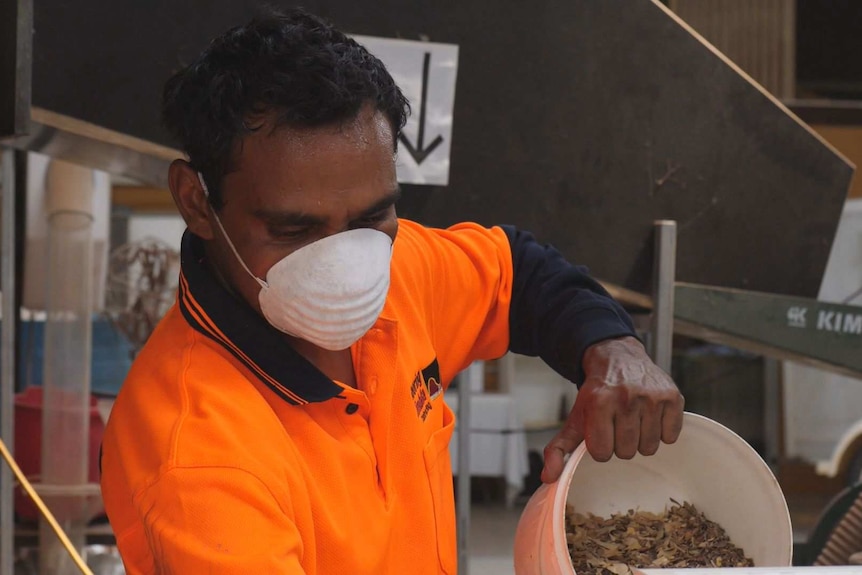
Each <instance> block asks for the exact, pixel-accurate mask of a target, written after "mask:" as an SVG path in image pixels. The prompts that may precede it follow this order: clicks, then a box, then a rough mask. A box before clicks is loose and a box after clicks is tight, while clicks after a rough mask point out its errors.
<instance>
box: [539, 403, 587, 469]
mask: <svg viewBox="0 0 862 575" xmlns="http://www.w3.org/2000/svg"><path fill="white" fill-rule="evenodd" d="M583 439H584V436H583V433H582V432H580V431H578V429H577V426H576V425H575V422H573V421H572V418H569V421H568V422H566V425H565V426H564V427H563V428H562V429H561V430H560V431H559V433H557V435H555V436H554V438H553V439H552V440H551V441H550V442H548V445H547V446H546V447H545V453H544V455H545V467H544V469H542V482H543V483H553V482H554V481H556V480H557V478H558V477H560V474H561V473H562V472H563V463H564V461H563V458H564V457H565V456H566V455H567V454H569V453H571V452H572V451H574V450H575V448H576V447H577V446H578V444H579V443H580V442H581V441H582V440H583Z"/></svg>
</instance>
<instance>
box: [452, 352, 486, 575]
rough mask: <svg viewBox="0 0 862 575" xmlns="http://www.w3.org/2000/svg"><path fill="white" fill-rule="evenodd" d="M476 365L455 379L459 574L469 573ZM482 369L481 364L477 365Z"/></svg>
mask: <svg viewBox="0 0 862 575" xmlns="http://www.w3.org/2000/svg"><path fill="white" fill-rule="evenodd" d="M476 365H477V364H476V363H474V364H472V365H471V366H470V367H468V368H467V369H466V370H464V371H463V372H461V374H459V375H458V501H457V509H456V514H457V517H458V525H457V529H456V533H457V537H458V573H459V574H460V575H468V574H469V572H470V564H469V560H470V549H469V547H470V499H471V497H470V425H471V424H470V394H471V389H470V388H471V387H472V383H473V376H474V375H475V374H474V373H473V372H474V371H475V369H476ZM479 365H481V364H479Z"/></svg>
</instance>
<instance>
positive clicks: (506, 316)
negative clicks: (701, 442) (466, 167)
mask: <svg viewBox="0 0 862 575" xmlns="http://www.w3.org/2000/svg"><path fill="white" fill-rule="evenodd" d="M406 113H407V103H406V101H405V99H404V97H403V96H402V94H401V92H400V90H399V89H398V87H397V86H395V84H394V83H393V80H392V78H391V77H390V76H389V74H388V73H387V72H386V70H385V68H384V67H383V65H382V64H381V63H380V62H379V61H378V60H377V59H376V58H374V57H373V56H371V55H370V54H368V53H367V52H366V51H365V50H364V49H363V48H362V47H361V46H359V45H357V44H356V43H355V42H353V41H352V40H350V39H348V38H347V37H346V36H344V35H343V34H342V33H341V32H338V31H337V30H335V29H333V28H331V27H330V26H329V25H327V24H326V23H324V22H322V21H320V20H318V19H317V18H315V17H313V16H311V15H308V14H305V13H303V12H300V11H291V12H287V13H283V14H279V13H275V14H270V15H267V16H262V17H259V18H257V19H255V20H253V21H252V22H250V23H249V24H248V25H246V26H242V27H239V28H236V29H233V30H231V31H229V32H228V33H227V34H225V35H224V36H222V37H220V38H218V39H217V40H215V41H214V42H213V43H212V44H211V45H210V46H209V47H208V48H207V50H206V51H205V52H204V53H203V54H202V55H201V56H200V58H199V59H198V60H197V61H196V62H194V63H193V64H192V65H190V66H189V67H188V68H186V69H184V70H182V71H180V72H179V73H177V74H176V75H175V76H174V77H173V78H171V79H170V81H169V82H168V84H167V86H166V88H165V94H164V109H163V116H164V119H165V122H166V124H167V126H168V127H169V128H170V129H171V131H172V132H173V133H174V134H175V135H176V137H177V138H178V139H179V141H180V142H181V143H182V146H183V148H184V150H185V151H186V152H187V153H188V158H189V159H188V161H184V160H177V161H175V162H174V163H173V164H172V165H171V168H170V173H169V182H170V188H171V192H172V193H173V197H174V200H175V201H176V204H177V207H178V209H179V211H180V213H181V214H182V216H183V218H184V219H185V221H186V224H187V226H188V230H187V232H186V234H185V236H184V238H183V243H182V275H181V278H180V290H179V296H178V301H177V304H176V305H175V306H174V308H173V309H171V310H170V311H169V312H168V314H167V316H166V317H165V318H164V320H163V321H162V322H161V324H160V325H159V326H158V328H157V329H156V330H155V332H154V333H153V334H152V336H151V338H150V340H149V342H148V343H147V345H146V346H145V348H144V349H143V350H142V352H141V353H140V355H139V357H138V359H137V361H136V362H135V364H134V366H133V368H132V370H131V372H130V374H129V376H128V379H127V381H126V383H125V384H124V386H123V389H122V392H121V393H120V395H119V397H118V398H117V401H116V403H115V406H114V408H113V412H112V415H111V418H110V422H109V424H108V428H107V430H106V434H105V440H104V453H103V459H102V473H103V478H102V491H103V495H104V500H105V506H106V510H107V513H108V517H109V519H110V521H111V524H112V526H113V528H114V531H115V534H116V537H117V544H118V546H119V549H120V552H121V553H122V555H123V559H124V561H125V564H126V569H127V571H128V573H130V575H135V574H138V573H156V572H158V573H183V574H186V573H195V574H196V573H281V574H300V573H305V574H341V573H345V574H346V573H351V574H354V573H356V574H364V573H369V574H386V573H392V574H399V575H401V574H406V573H410V574H425V573H428V574H431V573H435V574H436V573H454V572H455V569H456V549H455V516H454V501H453V493H452V475H451V468H450V464H449V452H448V443H449V439H450V437H451V435H452V429H453V426H454V422H453V415H452V412H451V411H450V410H449V409H448V408H447V407H446V405H445V403H444V401H443V394H442V390H443V389H444V388H445V387H446V386H447V385H448V384H449V382H450V381H451V380H452V378H453V377H454V376H455V375H456V374H457V373H458V372H459V371H460V370H462V369H464V368H465V367H466V366H467V365H469V364H470V363H471V362H472V361H474V360H478V359H492V358H496V357H500V356H502V355H503V354H504V353H506V352H507V351H510V350H511V351H513V352H516V353H523V354H529V355H538V356H541V357H542V358H543V359H544V360H545V361H546V362H547V363H548V364H549V365H550V366H552V367H553V368H554V369H556V370H557V371H558V372H560V373H561V374H563V375H565V376H567V377H569V378H570V379H572V380H573V381H575V382H576V383H579V384H580V391H579V393H578V398H577V402H576V404H575V406H574V408H573V410H572V414H571V416H570V417H569V421H568V422H567V423H566V424H565V427H564V428H563V429H562V431H560V433H559V434H558V435H557V436H556V437H555V438H554V439H553V440H552V441H551V443H550V444H549V445H548V447H547V449H546V450H545V469H544V472H543V479H544V480H545V481H549V482H550V481H554V480H555V479H556V478H557V477H558V476H559V474H560V472H561V470H562V465H563V457H564V454H566V453H569V452H571V451H572V450H573V449H574V448H575V446H576V445H577V444H578V443H580V441H581V440H585V441H586V443H587V447H588V449H589V450H590V453H591V454H592V456H593V457H595V458H596V459H599V460H607V459H608V458H610V457H611V455H613V454H616V455H617V456H619V457H622V458H630V457H633V456H634V455H635V453H636V452H640V453H642V454H646V455H649V454H652V453H654V452H655V451H656V450H657V449H658V447H659V443H660V442H661V441H665V442H673V441H675V440H676V438H677V436H678V434H679V431H680V428H681V425H682V406H683V400H682V397H681V396H680V394H679V392H678V390H677V389H676V387H675V386H674V384H673V382H672V381H670V379H669V378H668V377H667V375H665V374H664V373H663V372H661V370H659V369H658V368H657V367H656V366H655V365H654V364H653V363H652V362H650V360H649V359H648V357H647V355H646V354H645V352H644V349H643V346H642V345H641V344H640V342H639V341H638V340H637V339H635V337H633V336H634V334H633V329H632V325H631V321H630V319H629V318H628V316H627V315H626V314H625V312H624V311H623V310H622V309H621V308H620V306H619V305H617V304H616V303H615V302H614V301H613V300H611V299H610V297H609V296H608V295H607V294H606V293H605V292H604V291H603V290H602V289H601V287H600V286H599V285H598V284H597V283H596V282H594V281H593V280H591V279H590V278H589V277H588V276H587V275H586V274H585V272H584V271H583V270H582V269H579V268H576V267H573V266H571V265H569V264H567V263H566V262H565V261H564V260H563V259H562V257H561V256H560V255H559V253H558V252H556V251H555V250H554V249H553V248H550V247H547V246H542V245H539V244H538V243H536V242H535V241H534V240H533V238H532V236H530V235H529V234H526V233H524V232H521V231H518V230H515V229H513V228H510V227H497V228H492V229H486V228H482V227H480V226H478V225H474V224H462V225H459V226H455V227H453V228H451V229H449V230H435V229H428V228H424V227H422V226H419V225H417V224H415V223H413V222H409V221H405V220H399V219H398V218H397V217H396V213H395V202H396V200H397V198H398V184H397V181H396V176H395V159H394V157H395V152H396V142H397V141H398V134H399V131H400V129H401V128H402V127H403V125H404V122H405V117H406Z"/></svg>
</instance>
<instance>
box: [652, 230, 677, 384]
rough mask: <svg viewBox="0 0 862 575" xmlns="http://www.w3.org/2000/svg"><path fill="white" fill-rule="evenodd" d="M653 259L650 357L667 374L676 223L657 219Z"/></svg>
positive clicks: (670, 352)
mask: <svg viewBox="0 0 862 575" xmlns="http://www.w3.org/2000/svg"><path fill="white" fill-rule="evenodd" d="M654 226H655V255H654V258H653V302H654V303H653V306H654V307H653V321H652V337H651V341H652V345H651V348H652V356H653V361H655V363H656V365H658V366H659V367H660V368H662V369H663V370H664V371H665V372H666V373H670V367H671V356H672V352H673V292H674V282H675V281H676V222H675V221H673V220H657V221H656V222H654Z"/></svg>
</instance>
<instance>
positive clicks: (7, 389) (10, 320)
mask: <svg viewBox="0 0 862 575" xmlns="http://www.w3.org/2000/svg"><path fill="white" fill-rule="evenodd" d="M2 154H3V159H2V167H0V170H2V172H1V173H0V175H2V178H3V180H2V196H3V197H2V214H0V218H1V219H0V290H2V294H3V296H2V297H3V301H2V304H0V305H2V321H0V436H2V437H3V442H4V443H5V444H6V445H7V447H8V449H9V450H10V452H12V454H13V455H14V451H13V450H14V446H15V437H14V434H15V426H14V424H13V421H14V420H13V417H14V401H15V321H14V320H15V316H16V314H17V313H18V310H16V309H15V152H14V151H13V150H11V149H8V148H3V149H2ZM13 505H14V500H13V490H12V470H11V469H10V468H9V466H7V465H5V464H2V463H0V575H12V572H13V569H14V564H15V557H14V542H15V538H14V537H15V536H14V523H13V521H14V516H13Z"/></svg>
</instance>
